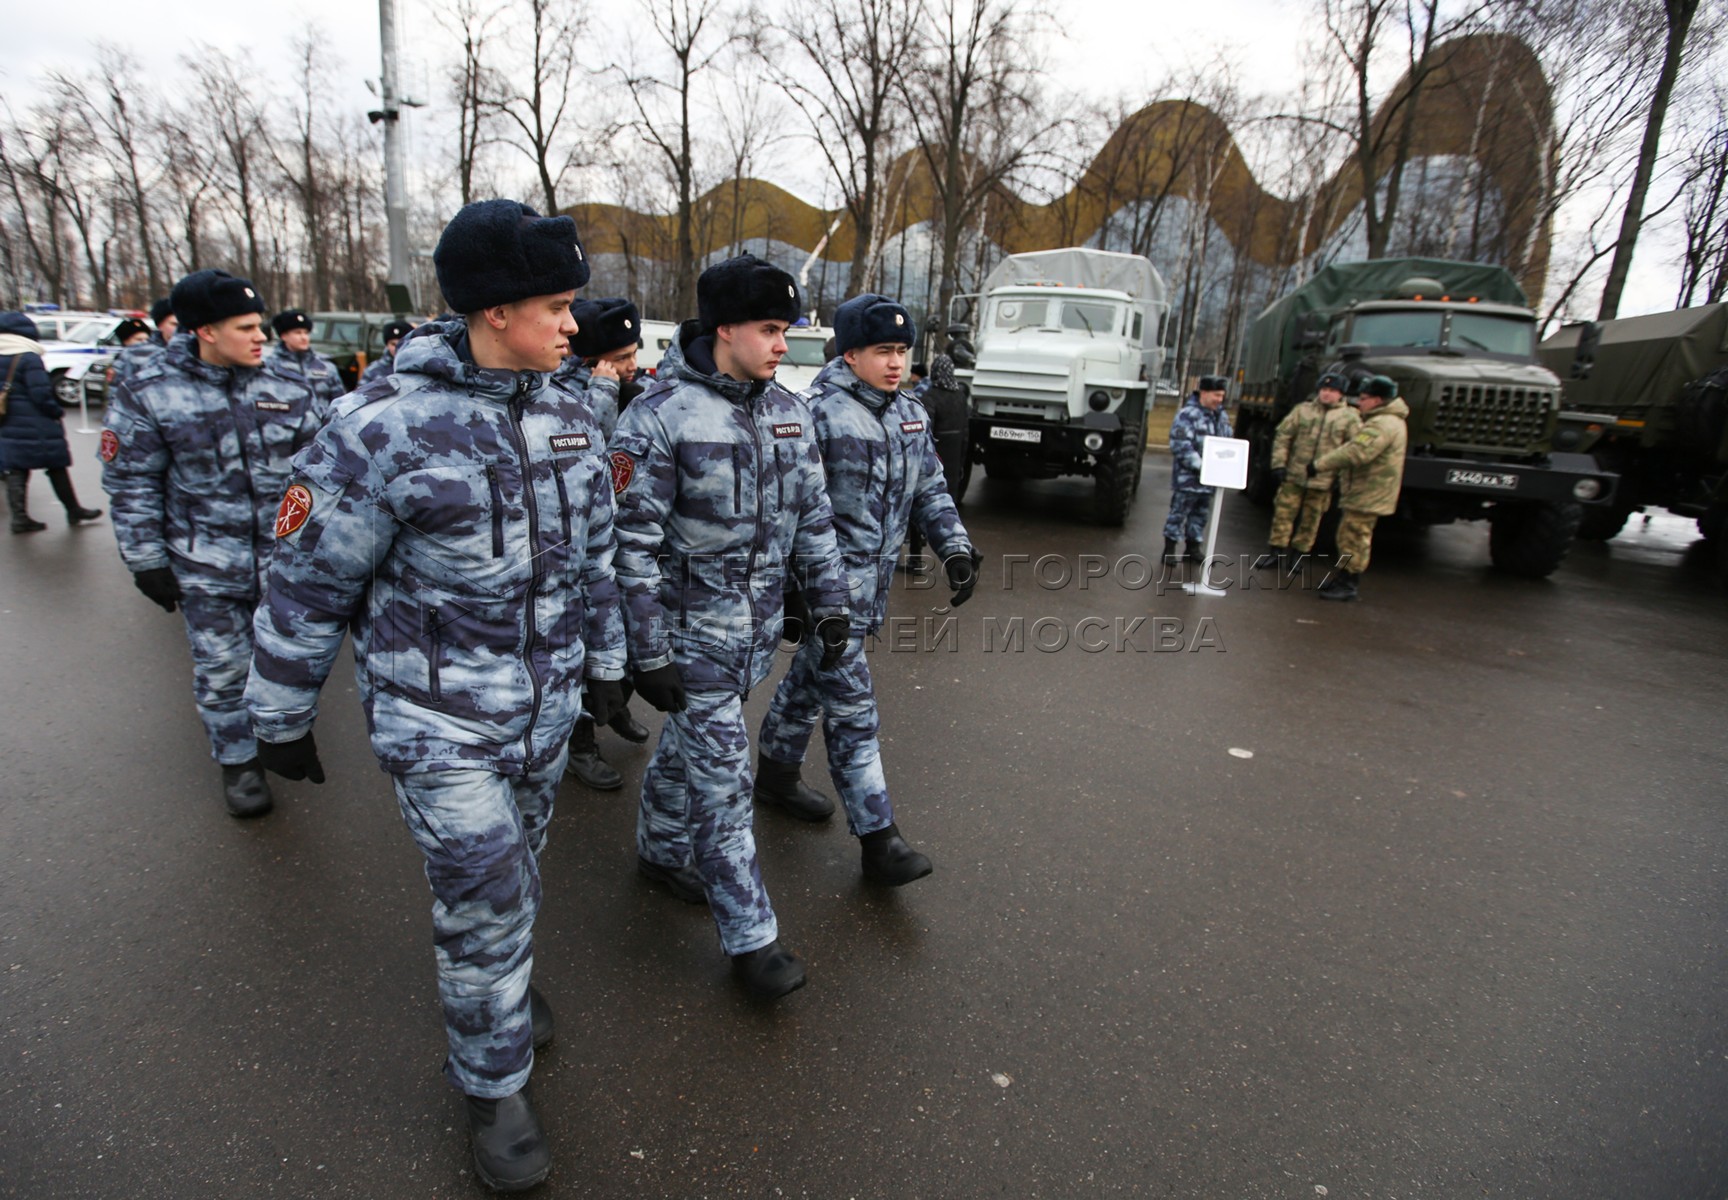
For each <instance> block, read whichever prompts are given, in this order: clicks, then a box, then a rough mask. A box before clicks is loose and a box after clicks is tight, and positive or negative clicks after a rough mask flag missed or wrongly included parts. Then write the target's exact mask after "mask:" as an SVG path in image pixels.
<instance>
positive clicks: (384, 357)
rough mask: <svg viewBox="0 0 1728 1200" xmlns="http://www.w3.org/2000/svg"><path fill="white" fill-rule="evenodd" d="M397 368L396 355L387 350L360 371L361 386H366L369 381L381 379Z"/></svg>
mask: <svg viewBox="0 0 1728 1200" xmlns="http://www.w3.org/2000/svg"><path fill="white" fill-rule="evenodd" d="M395 369H396V356H395V355H394V354H392V353H390V351H388V350H386V351H385V352H384V353H382V354H380V355H379V356H378V357H377V358H375V359H373V360H372V361H371V362H369V363H367V364H366V369H365V370H364V371H362V372H360V386H361V387H365V386H366V385H367V384H369V383H373V382H375V381H377V380H380V379H382V378H384V377H385V376H386V375H388V374H390V372H392V371H394V370H395Z"/></svg>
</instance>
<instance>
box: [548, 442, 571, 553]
mask: <svg viewBox="0 0 1728 1200" xmlns="http://www.w3.org/2000/svg"><path fill="white" fill-rule="evenodd" d="M552 482H553V483H555V484H557V485H558V507H559V508H560V509H561V510H562V512H563V515H564V544H565V545H566V546H568V545H569V544H570V492H569V489H567V488H566V487H565V486H564V471H563V469H562V468H560V467H559V465H558V462H557V460H556V459H554V460H553V462H552Z"/></svg>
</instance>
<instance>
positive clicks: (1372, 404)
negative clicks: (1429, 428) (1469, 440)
mask: <svg viewBox="0 0 1728 1200" xmlns="http://www.w3.org/2000/svg"><path fill="white" fill-rule="evenodd" d="M1358 404H1359V405H1360V407H1361V412H1362V428H1361V430H1360V431H1358V433H1357V434H1356V436H1355V437H1353V438H1351V439H1350V440H1349V441H1348V442H1346V443H1344V444H1343V445H1342V446H1340V447H1338V448H1337V449H1336V450H1333V451H1331V452H1330V453H1327V454H1324V455H1322V456H1321V457H1319V458H1318V459H1316V460H1315V461H1313V462H1311V463H1309V464H1308V470H1307V474H1308V477H1309V478H1310V479H1318V478H1319V477H1320V476H1321V475H1324V474H1326V473H1327V472H1329V471H1337V472H1339V485H1340V495H1339V499H1338V506H1339V508H1341V509H1342V510H1343V512H1344V515H1343V517H1342V519H1340V520H1339V522H1338V569H1337V570H1335V571H1333V572H1332V574H1331V576H1330V577H1329V578H1328V579H1327V580H1326V582H1325V583H1324V584H1323V585H1321V588H1320V598H1321V599H1322V600H1355V599H1357V598H1358V596H1357V592H1356V583H1357V581H1358V580H1359V579H1361V578H1362V572H1364V571H1366V570H1367V569H1368V555H1369V551H1370V550H1372V549H1373V542H1374V524H1375V522H1377V521H1378V520H1379V519H1380V518H1381V517H1386V516H1391V515H1392V514H1393V513H1395V512H1397V511H1398V489H1399V488H1401V487H1402V486H1403V485H1404V450H1405V447H1406V446H1407V445H1408V444H1409V441H1410V429H1409V424H1408V422H1409V417H1410V406H1409V405H1407V404H1405V403H1404V401H1403V400H1401V399H1399V398H1398V385H1397V384H1396V383H1394V382H1393V381H1392V380H1390V379H1388V378H1387V377H1386V376H1384V375H1375V376H1373V377H1372V378H1370V379H1368V380H1366V381H1364V382H1363V384H1362V394H1361V398H1360V399H1359V401H1358ZM1346 563H1347V564H1349V566H1348V568H1346V566H1345V564H1346Z"/></svg>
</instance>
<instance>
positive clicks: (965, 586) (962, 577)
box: [942, 550, 984, 608]
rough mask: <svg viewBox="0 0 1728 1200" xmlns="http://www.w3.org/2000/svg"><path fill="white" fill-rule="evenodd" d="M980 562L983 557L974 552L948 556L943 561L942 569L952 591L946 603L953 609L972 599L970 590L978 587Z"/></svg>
mask: <svg viewBox="0 0 1728 1200" xmlns="http://www.w3.org/2000/svg"><path fill="white" fill-rule="evenodd" d="M982 561H984V560H983V557H982V556H981V555H980V554H979V553H978V552H977V551H976V550H973V551H970V552H969V553H966V554H950V555H949V556H948V557H947V558H946V559H944V560H943V563H942V569H943V570H944V571H946V572H948V586H949V587H951V588H953V589H954V595H953V597H952V598H951V599H950V600H949V601H948V602H949V603H950V604H952V605H953V606H954V607H955V608H959V607H960V606H961V605H962V604H964V603H966V601H968V600H970V599H972V589H974V588H976V587H977V586H978V564H979V563H980V562H982Z"/></svg>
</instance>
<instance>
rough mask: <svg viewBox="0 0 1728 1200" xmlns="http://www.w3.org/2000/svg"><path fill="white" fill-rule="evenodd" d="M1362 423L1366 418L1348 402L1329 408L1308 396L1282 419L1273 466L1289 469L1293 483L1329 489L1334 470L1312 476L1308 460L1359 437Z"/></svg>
mask: <svg viewBox="0 0 1728 1200" xmlns="http://www.w3.org/2000/svg"><path fill="white" fill-rule="evenodd" d="M1361 427H1362V418H1361V417H1360V416H1358V415H1357V413H1356V410H1355V409H1354V408H1351V407H1350V406H1349V405H1348V404H1344V403H1338V404H1335V405H1333V406H1332V407H1331V408H1327V407H1326V406H1325V405H1323V404H1321V403H1320V402H1319V401H1318V400H1304V401H1303V402H1302V403H1301V404H1298V405H1297V406H1296V407H1295V408H1293V409H1291V410H1290V411H1289V412H1288V413H1287V414H1285V417H1284V419H1283V420H1282V421H1280V422H1278V433H1277V436H1276V437H1274V438H1273V439H1272V466H1273V467H1274V468H1278V467H1284V468H1286V469H1288V470H1289V472H1290V477H1289V479H1290V482H1292V483H1299V484H1302V485H1304V486H1306V487H1310V488H1313V489H1315V490H1317V491H1326V490H1327V489H1329V488H1330V487H1331V486H1332V472H1330V471H1326V472H1323V473H1320V474H1316V475H1315V476H1314V477H1313V478H1312V479H1310V478H1309V477H1308V464H1309V463H1311V462H1313V461H1314V460H1315V459H1317V458H1319V457H1320V456H1321V455H1323V454H1326V453H1329V452H1330V451H1333V450H1336V449H1337V448H1338V447H1340V446H1342V445H1343V444H1344V443H1345V442H1347V441H1349V440H1350V439H1351V438H1353V437H1355V436H1356V431H1357V430H1358V429H1360V428H1361Z"/></svg>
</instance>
